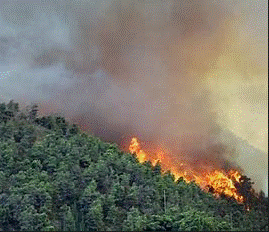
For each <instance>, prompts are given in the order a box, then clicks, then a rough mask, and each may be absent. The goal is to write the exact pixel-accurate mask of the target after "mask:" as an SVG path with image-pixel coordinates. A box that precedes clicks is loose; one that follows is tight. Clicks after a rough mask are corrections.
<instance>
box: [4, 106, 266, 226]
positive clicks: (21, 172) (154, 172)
mask: <svg viewBox="0 0 269 232" xmlns="http://www.w3.org/2000/svg"><path fill="white" fill-rule="evenodd" d="M250 184H251V182H250V180H249V179H248V178H247V177H244V181H242V186H241V191H246V190H247V189H250ZM239 187H240V186H239ZM246 206H247V207H251V210H250V211H249V212H248V211H246V209H245V207H246ZM0 230H4V231H7V230H19V231H20V230H21V231H24V230H31V231H36V230H44V231H62V230H64V231H83V230H84V231H85V230H86V231H91V230H124V231H134V230H136V231H142V230H149V231H156V230H160V231H177V230H183V231H189V230H190V231H201V230H209V231H221V230H223V231H229V230H239V231H261V230H264V231H268V198H266V197H265V196H264V195H263V194H262V193H261V194H260V195H259V196H258V197H256V198H255V197H253V194H252V195H249V198H248V199H247V202H246V205H245V206H244V205H239V204H237V203H236V202H234V201H233V200H231V199H226V198H220V199H215V198H214V197H213V196H212V194H210V193H205V192H203V191H202V190H201V189H200V188H199V187H198V186H197V185H195V184H194V183H189V184H187V183H185V182H184V180H182V179H180V180H178V181H177V182H175V181H174V177H173V175H172V174H171V173H165V174H164V175H162V174H161V171H160V166H159V164H158V165H157V166H155V167H153V166H152V165H151V164H150V163H148V162H145V163H144V164H139V163H138V161H137V159H136V158H135V157H134V156H133V155H131V154H127V153H124V152H122V151H120V150H119V149H118V147H117V146H116V145H115V144H109V143H104V142H102V141H100V140H99V139H98V138H96V137H93V136H88V135H86V134H84V133H82V132H81V131H80V130H79V129H78V127H77V126H76V125H69V123H68V122H66V121H65V119H64V118H63V117H60V116H57V115H54V116H48V117H39V116H38V110H37V106H35V105H34V106H31V107H28V108H27V109H26V110H24V111H20V109H19V106H18V104H17V103H13V102H10V103H8V104H7V105H6V104H4V103H3V104H0Z"/></svg>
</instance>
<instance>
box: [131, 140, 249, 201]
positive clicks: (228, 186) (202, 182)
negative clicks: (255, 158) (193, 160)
mask: <svg viewBox="0 0 269 232" xmlns="http://www.w3.org/2000/svg"><path fill="white" fill-rule="evenodd" d="M129 151H130V152H131V154H135V155H136V156H137V158H138V160H139V162H140V163H143V162H145V161H150V162H151V163H152V164H153V165H154V166H155V165H156V164H157V162H159V163H160V164H161V167H162V171H163V172H164V171H167V170H170V171H171V172H172V173H173V175H174V176H175V180H178V179H179V178H181V177H182V178H183V179H184V180H185V181H186V182H187V183H189V182H190V181H194V182H195V183H196V184H197V185H199V186H200V187H201V188H202V189H203V190H205V191H211V192H213V194H214V195H215V196H216V197H219V196H221V195H223V194H224V195H226V196H228V197H232V198H234V199H236V201H237V202H238V203H243V202H244V198H243V196H241V195H240V194H239V193H238V192H237V188H236V187H235V183H236V182H237V183H240V178H241V174H240V173H239V172H238V171H236V170H230V171H229V172H228V173H226V172H225V171H222V170H213V171H207V172H206V173H197V172H194V171H193V170H192V169H191V167H188V166H187V165H185V164H184V163H179V164H176V163H175V162H171V160H169V157H167V156H165V154H164V153H163V152H158V153H157V157H158V158H157V159H153V158H151V157H150V156H149V155H147V154H146V153H145V152H144V151H143V150H142V149H141V147H140V144H139V142H138V140H137V138H132V141H131V143H130V146H129Z"/></svg>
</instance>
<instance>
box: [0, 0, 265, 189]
mask: <svg viewBox="0 0 269 232" xmlns="http://www.w3.org/2000/svg"><path fill="white" fill-rule="evenodd" d="M0 9H1V14H0V48H1V50H0V58H1V59H0V72H1V73H2V74H1V78H0V97H1V101H8V100H9V99H14V100H17V101H19V102H21V103H23V104H29V103H31V102H33V101H34V102H38V103H39V105H40V110H41V113H42V114H49V113H55V112H60V113H62V114H63V115H64V116H65V117H67V118H68V119H69V120H71V121H72V122H75V123H78V124H79V125H80V126H81V127H82V128H83V129H84V130H87V131H90V132H92V133H94V134H95V135H97V136H100V137H102V138H103V139H105V140H107V141H111V142H116V143H118V144H121V146H122V147H123V148H125V149H126V147H127V146H128V144H129V142H130V139H131V137H133V136H136V137H138V138H139V139H140V140H141V141H142V147H143V149H144V148H145V150H149V151H151V152H152V151H154V152H156V153H158V152H159V151H164V152H165V153H166V154H169V159H171V160H172V162H174V163H179V162H185V163H187V164H190V165H192V166H194V167H195V168H196V169H199V168H202V167H206V168H207V169H209V168H223V167H224V166H225V165H226V164H227V161H229V163H230V166H234V165H237V166H240V168H241V169H242V170H243V171H244V173H245V174H247V175H248V176H249V177H251V179H252V180H253V181H254V182H255V183H256V185H255V187H256V189H257V190H260V189H263V191H265V192H266V193H267V192H268V187H267V185H266V184H265V183H268V150H267V147H268V130H267V127H268V124H267V120H268V116H267V110H268V105H267V100H268V89H267V84H268V81H267V77H268V74H267V55H268V52H267V34H268V33H267V32H268V31H267V26H268V22H267V9H268V7H267V1H263V0H259V1H251V0H248V1H230V0H221V1H214V0H181V1H179V0H144V1H139V0H132V1H130V0H122V1H121V0H103V1H100V0H99V1H97V0H96V1H94V0H91V1H90V0H87V1H86V0H65V1H60V0H46V1H36V0H35V1H31V0H25V1H22V0H21V1H7V0H1V1H0ZM7 71H8V73H7ZM4 72H5V73H4ZM4 74H5V75H4ZM266 181H267V182H266Z"/></svg>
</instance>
